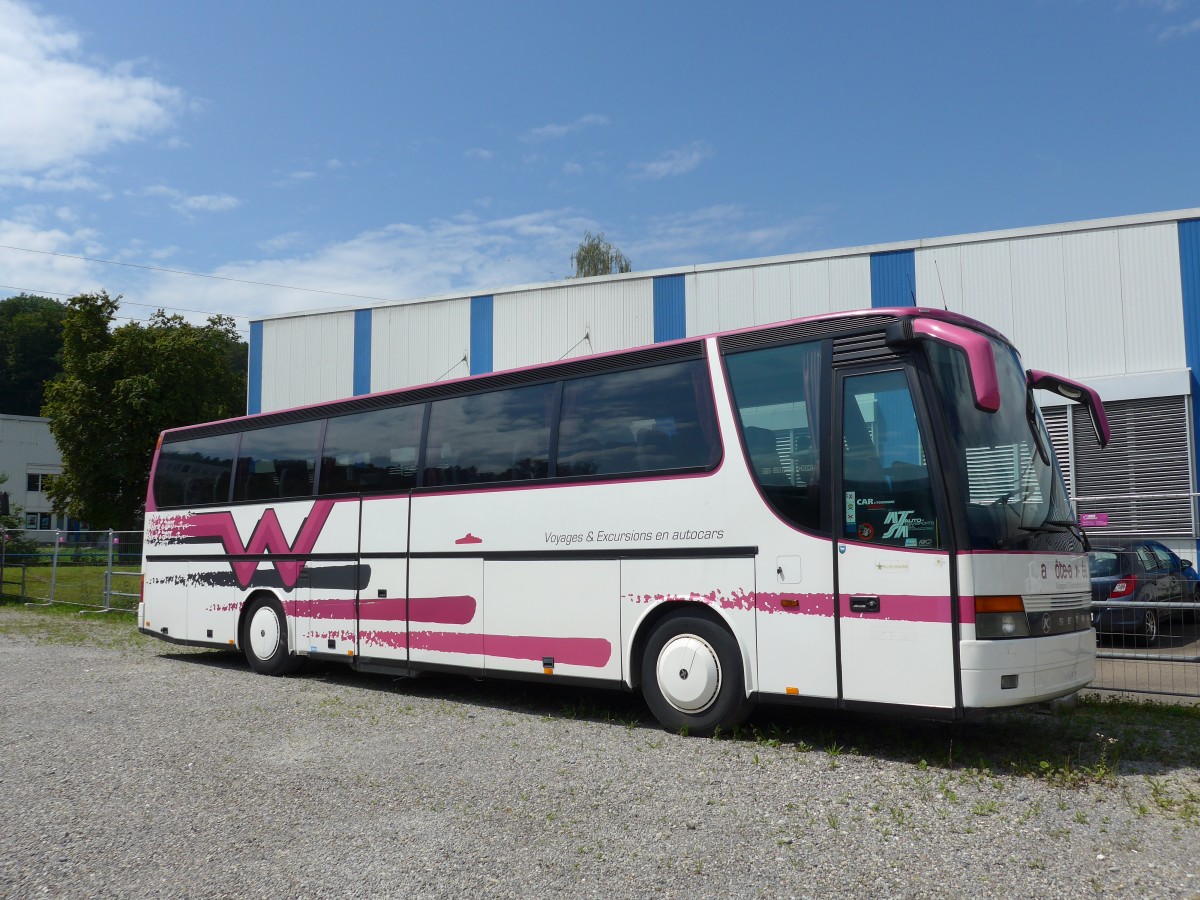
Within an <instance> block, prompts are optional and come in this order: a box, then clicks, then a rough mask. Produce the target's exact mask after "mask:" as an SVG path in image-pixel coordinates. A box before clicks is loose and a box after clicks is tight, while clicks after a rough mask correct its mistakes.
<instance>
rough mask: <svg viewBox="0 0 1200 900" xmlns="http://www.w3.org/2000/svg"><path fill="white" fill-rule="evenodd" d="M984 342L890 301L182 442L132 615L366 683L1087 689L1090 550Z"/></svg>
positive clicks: (709, 708)
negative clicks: (344, 671) (329, 668)
mask: <svg viewBox="0 0 1200 900" xmlns="http://www.w3.org/2000/svg"><path fill="white" fill-rule="evenodd" d="M1034 389H1046V390H1052V391H1055V392H1057V393H1059V394H1061V395H1062V396H1064V397H1068V398H1070V399H1072V400H1077V401H1079V402H1082V403H1084V404H1086V405H1087V406H1088V407H1089V408H1090V410H1091V413H1092V421H1093V423H1094V425H1095V427H1096V431H1097V434H1098V436H1099V438H1100V442H1101V443H1102V444H1103V443H1106V442H1107V439H1108V423H1107V420H1106V419H1105V416H1104V410H1103V407H1102V405H1101V403H1100V401H1099V398H1098V397H1097V395H1096V394H1095V393H1094V392H1093V391H1091V390H1089V389H1088V388H1086V387H1084V386H1082V385H1079V384H1076V383H1074V382H1070V381H1068V380H1066V379H1062V378H1058V377H1056V376H1053V375H1050V374H1048V373H1043V372H1026V371H1025V370H1024V369H1023V368H1022V366H1021V363H1020V360H1019V358H1018V356H1017V353H1016V351H1015V350H1014V349H1013V347H1012V346H1011V345H1010V344H1009V343H1008V342H1007V341H1006V340H1005V339H1004V338H1003V337H1002V336H1001V335H999V334H997V333H996V332H995V331H993V330H992V329H990V328H988V327H987V326H985V325H983V324H981V323H979V322H976V321H973V320H971V319H968V318H965V317H963V316H959V315H955V314H952V313H946V312H941V311H937V310H930V309H921V308H908V309H876V310H864V311H860V312H853V313H842V314H831V315H823V316H816V317H812V318H807V319H800V320H796V321H792V322H787V323H783V324H778V325H771V326H766V327H759V328H752V329H746V330H742V331H735V332H730V333H725V334H718V335H712V336H708V337H703V338H695V339H687V340H681V341H675V342H672V343H666V344H658V345H654V346H650V347H645V348H640V349H635V350H629V351H623V352H617V353H609V354H602V355H597V356H590V357H584V358H578V359H571V360H567V361H560V362H555V363H550V364H547V365H540V366H534V367H531V368H526V369H519V370H514V371H509V372H499V373H495V374H489V375H481V376H476V377H472V378H465V379H462V380H458V381H453V382H446V383H438V384H430V385H425V386H422V387H415V388H408V389H404V390H398V391H391V392H386V393H379V394H372V395H367V396H362V397H356V398H353V399H349V400H341V401H337V402H332V403H325V404H321V405H317V406H311V407H304V408H299V409H292V410H286V411H282V412H272V413H267V414H264V415H258V416H250V417H247V418H240V419H231V420H228V421H222V422H214V423H210V424H204V425H196V426H191V427H186V428H178V429H174V430H171V431H167V432H165V433H164V434H163V435H162V438H161V439H160V443H159V449H158V451H157V453H156V455H155V460H154V466H153V470H152V472H151V478H150V490H149V494H148V497H147V502H146V539H145V550H144V553H145V558H144V568H143V573H144V588H143V599H142V603H141V605H140V607H139V611H138V616H139V627H140V630H141V631H143V632H144V633H146V634H150V635H154V636H155V637H158V638H162V639H164V640H167V641H172V642H176V643H183V644H192V645H200V646H213V647H225V648H229V647H236V648H240V649H241V650H242V651H243V652H244V653H245V655H246V658H247V659H248V660H249V663H250V665H251V666H252V667H253V668H254V669H255V670H257V671H259V672H263V673H266V674H272V675H282V674H287V673H291V672H294V671H296V670H297V669H298V668H299V667H300V666H301V665H302V664H303V663H304V661H305V660H306V659H323V660H334V659H336V660H340V661H342V662H346V663H349V664H350V665H351V666H353V667H355V668H357V669H361V670H365V671H373V672H389V673H393V674H397V675H415V674H418V673H421V672H429V671H434V672H438V671H442V672H458V673H466V674H469V675H473V676H481V675H482V676H488V677H492V676H494V677H507V678H524V679H533V680H545V681H569V682H577V683H587V684H595V685H609V686H613V687H624V688H628V689H631V690H640V691H641V692H642V693H643V695H644V696H645V699H646V703H647V704H648V705H649V707H650V710H651V711H652V712H653V714H654V715H655V716H656V717H657V718H658V719H659V720H660V721H661V722H662V723H663V724H664V725H665V726H667V727H670V728H673V729H684V728H686V729H687V730H688V731H689V732H690V733H692V734H711V733H712V732H713V730H714V729H716V728H729V727H731V726H733V725H735V724H737V723H738V722H739V721H741V720H742V719H743V718H744V717H745V715H746V714H747V712H748V711H749V709H750V707H751V705H752V704H753V703H755V702H768V701H769V702H782V703H799V704H807V705H816V706H829V707H836V708H844V709H867V708H875V709H887V710H891V711H902V710H903V711H910V712H913V713H915V714H919V715H924V716H936V717H941V718H951V719H958V718H963V717H967V716H970V715H971V714H973V713H975V712H979V711H983V710H989V709H995V708H998V707H1009V706H1017V705H1021V704H1031V703H1038V702H1042V701H1046V700H1050V699H1053V698H1056V697H1060V696H1064V695H1067V694H1070V693H1072V692H1074V691H1076V690H1078V689H1079V688H1080V687H1082V686H1084V685H1086V684H1087V683H1088V682H1089V681H1090V680H1091V678H1092V676H1093V671H1094V665H1095V635H1094V632H1093V631H1092V629H1091V623H1090V618H1089V602H1090V583H1089V578H1088V567H1087V563H1086V557H1085V553H1084V550H1085V547H1084V543H1085V537H1084V535H1083V532H1082V531H1081V530H1080V529H1079V526H1078V524H1077V523H1076V518H1075V516H1074V514H1073V512H1072V509H1071V506H1070V504H1069V502H1068V499H1067V496H1066V492H1065V490H1064V486H1063V481H1062V477H1061V475H1060V473H1059V470H1058V467H1057V463H1056V461H1055V458H1054V451H1053V449H1052V447H1051V444H1050V440H1049V437H1048V435H1047V432H1046V428H1045V425H1044V423H1043V422H1042V417H1041V415H1040V414H1039V412H1038V408H1037V406H1036V404H1035V403H1034V401H1033V396H1032V391H1033V390H1034Z"/></svg>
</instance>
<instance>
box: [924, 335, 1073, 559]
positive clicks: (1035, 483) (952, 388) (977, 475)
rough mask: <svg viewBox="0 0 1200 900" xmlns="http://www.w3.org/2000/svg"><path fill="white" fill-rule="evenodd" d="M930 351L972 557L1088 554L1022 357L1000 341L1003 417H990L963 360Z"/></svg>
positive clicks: (950, 352) (943, 350)
mask: <svg viewBox="0 0 1200 900" xmlns="http://www.w3.org/2000/svg"><path fill="white" fill-rule="evenodd" d="M927 347H928V350H929V355H930V360H931V361H932V364H933V374H934V380H935V381H936V383H937V388H938V391H939V393H940V394H941V401H942V407H943V409H944V410H945V413H946V417H947V421H948V423H949V426H950V428H949V443H950V446H949V448H948V449H949V463H950V464H951V465H952V466H954V467H956V469H957V473H958V483H959V485H960V486H961V489H962V491H963V492H964V494H965V496H964V497H963V498H962V499H963V505H964V506H965V508H966V511H967V516H966V524H967V532H968V534H969V536H970V542H971V547H972V549H976V550H997V549H1005V550H1046V551H1059V552H1062V551H1066V552H1076V553H1077V552H1079V551H1080V550H1082V549H1083V546H1082V541H1081V534H1082V533H1081V532H1079V529H1078V524H1077V521H1076V518H1075V514H1074V512H1073V511H1072V509H1071V504H1070V502H1069V501H1068V499H1067V492H1066V489H1065V486H1064V484H1063V480H1062V475H1061V473H1060V471H1059V468H1058V461H1057V459H1056V458H1055V456H1054V448H1053V446H1052V445H1051V443H1050V437H1049V435H1048V433H1047V432H1046V425H1045V422H1044V421H1043V420H1042V416H1041V413H1040V412H1039V411H1038V408H1037V406H1036V405H1035V404H1034V402H1033V400H1032V395H1031V392H1030V391H1029V389H1028V386H1027V383H1026V378H1025V372H1024V370H1023V369H1022V368H1021V363H1020V360H1019V358H1018V357H1017V354H1016V351H1014V350H1013V349H1012V347H1010V346H1008V345H1007V344H1005V343H1003V342H1001V341H998V340H995V339H992V351H993V354H994V356H995V360H996V376H997V380H998V382H999V387H1000V409H999V410H998V411H996V412H986V411H983V410H980V409H978V408H976V406H975V402H974V394H973V392H972V389H971V382H970V376H969V371H968V366H967V362H966V359H965V357H964V356H963V354H962V353H961V352H958V351H956V350H954V349H953V348H951V347H948V346H945V345H942V344H934V343H930V344H928V345H927Z"/></svg>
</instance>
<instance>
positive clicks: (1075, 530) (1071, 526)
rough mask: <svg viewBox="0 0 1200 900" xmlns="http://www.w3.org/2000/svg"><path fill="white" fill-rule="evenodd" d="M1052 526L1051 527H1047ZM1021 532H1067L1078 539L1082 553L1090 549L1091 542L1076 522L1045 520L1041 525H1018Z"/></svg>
mask: <svg viewBox="0 0 1200 900" xmlns="http://www.w3.org/2000/svg"><path fill="white" fill-rule="evenodd" d="M1047 526H1053V527H1047ZM1017 527H1019V528H1020V529H1021V530H1022V531H1029V532H1032V533H1034V534H1062V533H1063V532H1064V531H1069V532H1070V533H1071V534H1072V535H1073V536H1075V537H1076V538H1078V539H1079V542H1080V543H1081V544H1083V549H1084V552H1087V551H1089V550H1091V549H1092V544H1091V541H1089V540H1088V536H1087V532H1086V531H1084V530H1083V526H1082V525H1080V524H1079V523H1078V522H1071V521H1069V520H1067V519H1045V520H1043V522H1042V524H1041V525H1019V526H1017Z"/></svg>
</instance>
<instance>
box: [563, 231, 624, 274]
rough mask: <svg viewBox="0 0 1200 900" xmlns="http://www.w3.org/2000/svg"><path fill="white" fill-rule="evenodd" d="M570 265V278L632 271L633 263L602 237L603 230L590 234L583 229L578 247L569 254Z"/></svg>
mask: <svg viewBox="0 0 1200 900" xmlns="http://www.w3.org/2000/svg"><path fill="white" fill-rule="evenodd" d="M571 265H573V266H574V267H575V274H574V275H572V276H570V277H571V278H591V277H592V276H593V275H612V274H613V273H615V272H631V271H633V263H631V262H630V261H629V259H628V257H626V256H625V254H624V253H622V252H621V251H620V250H618V249H617V248H616V247H614V246H613V245H612V243H611V242H610V241H608V240H607V239H606V238H605V237H604V232H600V234H592V233H591V232H590V231H585V232H584V233H583V240H582V241H580V242H579V249H577V250H576V251H575V252H574V253H572V254H571Z"/></svg>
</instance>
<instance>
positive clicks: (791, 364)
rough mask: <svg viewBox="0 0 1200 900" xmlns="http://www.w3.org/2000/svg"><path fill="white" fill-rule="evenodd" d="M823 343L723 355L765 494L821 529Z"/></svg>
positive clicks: (798, 520)
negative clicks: (819, 450)
mask: <svg viewBox="0 0 1200 900" xmlns="http://www.w3.org/2000/svg"><path fill="white" fill-rule="evenodd" d="M823 360H824V355H823V350H822V345H821V343H820V342H819V341H818V342H813V343H808V344H792V345H789V346H786V347H767V348H764V349H761V350H751V351H748V352H746V353H737V354H733V355H730V356H727V357H726V359H725V365H726V369H727V370H728V372H729V381H730V384H731V385H732V388H733V396H734V404H735V405H736V407H737V411H738V423H739V424H740V425H741V428H742V440H743V443H744V445H745V447H746V455H747V457H748V459H749V462H750V468H751V471H752V473H753V475H754V478H755V480H756V481H757V482H758V484H759V487H760V488H761V489H762V492H763V495H764V496H765V497H766V498H767V501H768V502H769V503H770V504H771V505H772V506H773V507H774V508H775V510H776V511H777V512H778V513H779V514H780V515H782V516H783V517H784V518H785V519H787V520H789V521H791V522H793V523H795V524H796V525H799V526H801V527H803V528H809V529H812V530H814V531H819V530H821V489H820V485H821V463H820V455H819V452H818V448H819V447H820V446H821V441H820V436H821V422H822V421H823V414H822V408H823V403H822V398H821V379H822V373H823V372H824V371H825V369H826V368H827V366H825V364H824V362H823Z"/></svg>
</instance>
